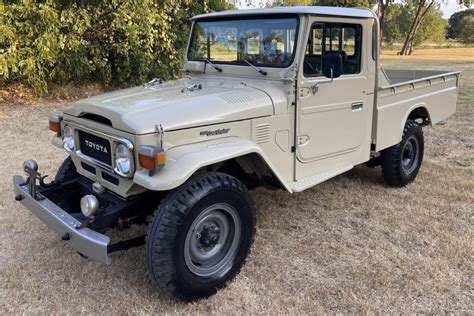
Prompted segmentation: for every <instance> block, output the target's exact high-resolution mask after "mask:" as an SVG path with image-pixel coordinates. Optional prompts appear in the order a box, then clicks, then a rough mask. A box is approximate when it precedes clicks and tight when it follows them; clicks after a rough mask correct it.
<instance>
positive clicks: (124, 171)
mask: <svg viewBox="0 0 474 316" xmlns="http://www.w3.org/2000/svg"><path fill="white" fill-rule="evenodd" d="M131 163H132V152H131V150H130V149H128V147H127V146H125V145H124V144H118V145H117V147H115V172H117V173H118V174H119V175H121V176H128V175H129V173H130V170H131Z"/></svg>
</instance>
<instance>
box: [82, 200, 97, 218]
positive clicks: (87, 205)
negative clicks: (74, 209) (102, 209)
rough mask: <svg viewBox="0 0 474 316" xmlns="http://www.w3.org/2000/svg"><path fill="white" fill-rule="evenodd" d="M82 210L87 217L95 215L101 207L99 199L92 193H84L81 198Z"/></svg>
mask: <svg viewBox="0 0 474 316" xmlns="http://www.w3.org/2000/svg"><path fill="white" fill-rule="evenodd" d="M80 204H81V212H82V214H84V216H85V217H89V216H92V215H94V214H95V213H96V212H97V210H98V209H99V200H97V198H96V197H95V196H93V195H91V194H89V195H84V196H83V197H82V198H81V202H80Z"/></svg>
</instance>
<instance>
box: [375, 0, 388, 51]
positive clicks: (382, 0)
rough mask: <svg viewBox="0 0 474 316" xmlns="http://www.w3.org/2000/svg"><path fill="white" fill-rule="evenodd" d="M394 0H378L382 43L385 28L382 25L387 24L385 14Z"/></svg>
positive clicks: (380, 41)
mask: <svg viewBox="0 0 474 316" xmlns="http://www.w3.org/2000/svg"><path fill="white" fill-rule="evenodd" d="M391 2H392V0H378V8H377V17H378V19H379V25H380V29H379V43H380V45H382V40H383V29H382V26H383V25H384V24H385V14H386V13H387V9H388V6H389V5H390V3H391Z"/></svg>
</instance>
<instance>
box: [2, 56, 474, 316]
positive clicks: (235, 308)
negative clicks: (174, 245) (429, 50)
mask: <svg viewBox="0 0 474 316" xmlns="http://www.w3.org/2000/svg"><path fill="white" fill-rule="evenodd" d="M389 63H392V64H395V62H393V61H389ZM384 64H387V61H385V62H384ZM400 66H402V67H406V68H428V69H446V68H448V69H460V70H463V71H464V73H463V75H462V82H461V86H462V88H461V94H460V100H459V108H458V112H457V113H456V115H455V116H454V117H452V118H450V119H449V121H448V123H447V125H444V126H436V127H435V128H434V129H431V128H429V129H426V130H425V136H426V156H425V160H424V163H423V167H422V169H421V172H420V175H419V177H418V179H417V180H416V181H415V182H414V183H413V184H410V185H409V186H408V187H406V188H403V189H392V188H388V187H386V186H385V185H384V183H383V180H382V177H381V173H380V169H379V168H375V169H369V168H366V167H364V166H359V167H357V168H355V169H354V170H352V171H350V172H349V173H347V174H345V175H342V176H339V177H337V178H334V179H332V180H329V181H327V182H325V183H323V184H321V185H319V186H317V187H315V188H312V189H309V190H308V191H306V192H303V193H299V194H295V195H290V194H288V193H285V192H282V191H280V192H270V191H266V190H264V189H258V190H256V191H255V192H253V194H252V195H253V198H254V200H255V204H256V206H257V208H258V218H257V219H258V226H257V235H256V239H255V244H254V246H253V250H252V253H251V255H250V257H249V259H248V262H247V264H246V265H245V266H244V268H243V270H242V272H241V273H240V274H239V275H238V276H237V277H236V279H235V280H234V281H233V282H232V283H231V284H230V285H229V286H228V287H227V288H226V289H224V290H221V291H219V293H218V294H217V295H215V296H213V297H211V298H209V299H205V300H201V301H199V302H196V303H193V304H182V303H178V302H175V301H172V300H170V299H168V298H166V297H164V295H163V294H161V293H160V292H159V291H158V290H157V289H156V288H154V287H153V286H152V284H151V282H150V281H149V280H148V277H147V275H146V267H145V262H144V260H143V258H144V248H136V249H132V250H129V251H127V252H123V253H117V254H113V255H112V257H113V260H114V264H113V265H112V266H110V267H106V266H103V265H101V264H99V263H96V262H93V261H89V260H85V259H83V258H81V257H79V256H78V255H77V254H76V253H75V252H74V251H73V250H72V249H71V248H69V247H68V246H67V245H66V244H64V243H63V242H62V241H61V240H59V238H58V237H57V236H56V235H55V234H54V233H52V232H51V231H49V230H48V229H47V228H46V227H45V225H44V224H43V223H41V222H40V221H39V220H38V219H37V218H35V217H34V216H32V215H31V214H30V213H29V212H28V211H27V210H26V209H24V208H23V207H21V206H20V205H18V204H17V203H15V202H14V201H13V193H12V189H11V177H12V176H13V175H14V174H16V173H19V172H20V165H21V162H22V161H23V160H24V159H25V158H34V159H36V160H37V161H38V162H39V164H40V166H41V170H42V171H45V172H46V173H49V174H53V172H54V170H55V168H56V167H57V166H58V165H59V163H60V162H61V160H62V159H63V158H64V157H65V154H64V153H63V152H61V151H60V150H58V149H55V148H53V147H52V146H50V145H49V139H50V137H51V134H50V132H49V131H48V130H47V124H46V119H47V116H48V115H49V114H50V113H53V112H57V111H59V110H60V109H61V107H62V105H60V104H56V105H43V106H41V107H40V106H11V107H9V108H8V117H7V118H0V134H1V135H2V142H1V144H2V149H3V152H2V158H1V164H0V172H1V174H2V177H1V178H0V314H13V313H14V314H17V313H23V314H31V313H33V314H46V313H64V314H75V313H101V314H102V313H106V314H123V313H127V314H128V313H133V314H148V313H173V312H180V313H190V312H192V313H195V312H200V313H206V314H207V313H214V314H217V313H219V314H220V313H229V312H233V313H236V312H238V313H274V312H279V313H288V312H292V313H321V312H384V313H394V312H397V313H398V312H400V313H408V312H425V313H434V312H439V313H444V312H458V313H468V314H469V313H471V314H472V313H474V304H473V302H474V287H473V284H474V279H473V278H474V266H473V256H474V249H473V247H474V225H473V224H474V212H473V211H474V209H473V204H474V203H473V202H474V196H473V191H474V165H473V164H474V153H473V151H474V124H473V123H474V122H473V117H474V111H473V107H472V103H473V100H474V93H473V91H474V63H433V62H431V63H421V62H416V63H415V62H408V61H406V62H404V63H401V64H400ZM134 229H135V230H139V229H140V228H137V227H135V228H134ZM117 236H118V234H116V233H114V238H117Z"/></svg>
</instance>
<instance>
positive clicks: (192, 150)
mask: <svg viewBox="0 0 474 316" xmlns="http://www.w3.org/2000/svg"><path fill="white" fill-rule="evenodd" d="M250 153H256V154H258V155H260V156H261V157H262V159H263V160H264V161H265V162H266V163H267V165H268V167H269V168H270V169H271V170H272V172H273V173H274V174H275V176H276V177H277V178H278V180H279V181H280V182H281V183H282V185H283V186H284V187H285V188H286V189H287V190H288V191H290V192H291V191H292V190H291V188H289V187H288V186H287V184H286V183H285V182H284V181H283V178H282V176H281V174H280V173H279V172H278V170H276V168H275V167H274V166H273V165H272V164H271V162H270V160H269V159H268V157H266V155H265V153H264V152H263V151H262V150H261V149H260V147H259V146H257V145H256V144H255V143H253V142H251V141H249V140H245V139H240V138H237V137H228V138H224V139H217V140H213V141H205V142H200V143H194V144H190V145H182V146H177V147H173V148H171V149H169V150H168V151H167V152H166V165H165V166H164V167H163V168H162V169H160V170H158V171H157V172H156V173H155V174H154V175H153V176H151V177H150V176H149V172H148V170H145V169H140V170H138V171H137V172H136V173H135V176H134V177H133V180H134V182H135V183H136V184H138V185H141V186H143V187H144V188H146V189H149V190H152V191H168V190H171V189H174V188H176V187H178V186H180V185H181V184H183V183H184V182H186V180H188V179H189V177H191V176H192V175H193V174H194V173H195V172H196V171H197V170H198V169H200V168H202V167H205V166H209V165H212V164H215V163H218V162H222V161H226V160H229V159H232V158H236V157H240V156H243V155H247V154H250Z"/></svg>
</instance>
